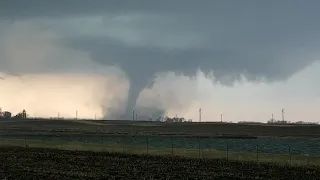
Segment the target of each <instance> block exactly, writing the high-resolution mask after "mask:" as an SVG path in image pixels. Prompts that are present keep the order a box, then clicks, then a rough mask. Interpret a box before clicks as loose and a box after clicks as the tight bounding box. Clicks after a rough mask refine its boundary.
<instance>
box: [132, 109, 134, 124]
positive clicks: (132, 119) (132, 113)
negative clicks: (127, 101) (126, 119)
mask: <svg viewBox="0 0 320 180" xmlns="http://www.w3.org/2000/svg"><path fill="white" fill-rule="evenodd" d="M134 116H135V112H134V110H132V121H134Z"/></svg>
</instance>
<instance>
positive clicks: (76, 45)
mask: <svg viewBox="0 0 320 180" xmlns="http://www.w3.org/2000/svg"><path fill="white" fill-rule="evenodd" d="M307 2H308V3H306V2H302V1H298V0H291V1H281V2H280V1H275V0H270V1H267V2H258V1H251V0H247V1H241V2H240V1H236V0H230V1H222V0H217V1H209V0H203V1H199V2H195V1H192V0H176V1H174V3H173V2H172V1H169V0H163V1H157V2H152V3H151V2H149V1H146V0H136V1H130V0H120V1H119V0H118V1H113V0H109V1H105V0H93V1H90V2H89V1H86V0H77V1H75V0H69V1H62V0H56V1H50V2H47V1H43V2H42V1H41V2H40V1H36V0H30V1H19V0H10V1H9V0H4V1H2V2H1V3H0V23H1V27H0V36H2V37H3V38H4V39H5V41H4V43H3V46H2V47H1V49H0V51H5V52H11V53H10V54H11V55H10V56H5V57H2V58H1V59H0V65H1V66H0V67H1V69H0V70H1V71H4V72H6V73H8V74H12V75H18V74H20V75H23V74H28V73H36V74H46V73H53V74H54V73H55V74H57V73H63V72H68V73H81V74H87V73H88V72H90V73H94V74H99V75H103V76H105V77H106V78H108V77H111V75H112V77H113V78H115V77H116V79H117V78H118V79H121V81H120V80H119V81H112V82H113V83H114V84H113V85H114V86H118V87H120V86H121V87H123V89H124V90H123V91H125V92H126V93H125V94H126V95H121V98H116V96H117V95H116V93H115V92H114V93H111V94H114V98H113V99H112V101H111V100H110V101H108V102H102V103H101V102H100V101H103V98H101V99H102V100H99V103H100V105H101V106H100V107H101V108H102V111H103V112H104V113H103V114H104V117H106V118H121V119H128V118H130V119H131V118H132V111H133V110H135V111H136V112H138V113H139V114H141V116H142V115H146V116H153V117H155V116H164V115H165V114H168V112H171V111H172V108H173V109H175V110H176V111H180V110H181V111H182V109H183V111H184V114H188V113H189V111H190V112H191V111H195V112H196V110H195V109H198V108H199V106H201V105H200V104H199V103H198V104H197V103H195V102H194V101H197V100H192V98H198V99H202V100H204V99H205V98H203V97H200V95H199V93H200V92H202V91H204V90H202V89H201V88H199V87H201V86H202V85H201V83H209V82H207V81H204V80H203V79H209V80H210V83H212V84H218V85H221V86H222V87H225V88H234V89H236V88H237V87H238V86H240V85H241V84H243V83H249V84H254V85H257V86H260V85H261V84H268V85H270V86H271V85H274V84H277V83H285V82H287V81H289V80H290V79H291V78H292V77H294V76H295V75H296V74H297V73H300V72H302V71H304V70H305V69H306V68H308V67H310V66H313V65H314V63H316V62H317V61H318V59H319V57H318V49H319V47H320V43H319V42H320V41H319V37H320V25H319V23H318V18H317V17H318V16H319V15H320V13H319V11H318V9H317V7H318V6H319V5H320V2H318V1H313V0H307ZM21 24H22V25H23V26H22V25H21ZM16 26H22V27H23V28H25V29H22V30H21V28H17V27H16ZM33 27H37V29H33ZM12 29H13V30H15V31H18V32H15V31H12ZM23 33H25V34H28V36H25V35H23ZM21 34H22V35H21ZM29 34H30V35H29ZM2 37H1V39H2ZM41 37H45V38H41ZM23 38H26V39H23ZM20 41H23V42H22V43H20ZM48 41H49V42H50V43H49V44H54V46H51V45H50V46H46V45H47V44H48ZM18 42H19V43H18ZM10 43H11V44H10ZM17 44H20V47H16V45H17ZM15 52H21V53H15ZM29 52H37V53H36V56H34V55H33V54H30V53H29ZM57 52H59V53H57ZM6 54H8V53H6ZM25 54H27V56H26V55H25ZM59 55H60V56H59ZM26 59H27V60H26ZM44 60H45V61H44ZM110 69H112V70H111V71H110ZM168 74H170V75H168ZM169 76H170V77H171V78H172V79H171V81H173V82H174V81H176V80H179V82H176V84H174V83H173V84H172V83H169V81H170V78H169V79H168V77H169ZM159 81H162V82H159ZM164 81H166V82H165V83H164ZM180 81H181V82H180ZM184 81H188V82H190V83H191V85H190V84H189V83H185V84H189V85H187V86H186V87H184V88H181V89H180V90H179V92H180V93H178V92H177V89H179V88H180V86H179V83H180V84H181V83H183V82H184ZM161 83H162V84H163V83H164V85H163V86H160V85H159V84H161ZM120 84H121V85H120ZM165 84H167V85H165ZM190 86H197V88H195V87H190ZM173 87H174V88H175V89H172V88H173ZM207 88H209V85H208V87H207ZM210 88H213V87H211V86H210ZM165 89H168V90H165ZM187 89H189V90H190V93H189V94H188V93H186V94H183V93H182V92H184V91H187ZM151 91H153V92H160V91H161V93H153V95H150V94H152V93H151ZM206 92H207V91H206ZM109 93H110V91H109V90H107V89H106V90H105V92H104V93H103V94H109ZM148 93H149V95H150V98H151V99H152V100H150V99H149V100H148V98H146V97H144V96H148ZM207 93H209V91H208V92H207ZM212 93H214V92H212ZM164 94H166V95H164ZM172 94H177V95H175V96H174V95H172ZM184 95H185V97H183V98H181V97H179V96H184ZM168 97H171V98H168ZM189 98H191V99H189ZM120 99H121V100H120ZM123 99H125V100H123ZM159 99H162V100H159ZM164 99H165V100H166V102H164ZM183 99H186V100H183ZM202 100H201V101H202ZM149 101H150V102H153V103H150V102H149ZM199 101H200V100H199ZM97 102H98V101H97ZM111 102H112V103H113V104H117V105H115V107H117V108H111V109H110V107H109V106H108V108H107V105H106V104H110V103H111ZM125 102H126V103H125ZM148 103H149V104H148ZM146 104H148V105H146ZM208 106H209V105H208ZM170 108H171V109H170ZM279 108H282V107H279ZM188 109H190V110H188ZM191 109H193V110H191ZM204 109H205V108H204ZM111 111H112V113H111ZM204 112H205V111H204ZM192 116H193V117H194V116H195V115H192Z"/></svg>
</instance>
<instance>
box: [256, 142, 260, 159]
mask: <svg viewBox="0 0 320 180" xmlns="http://www.w3.org/2000/svg"><path fill="white" fill-rule="evenodd" d="M256 150H257V161H259V145H258V144H256Z"/></svg>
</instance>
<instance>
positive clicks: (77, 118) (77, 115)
mask: <svg viewBox="0 0 320 180" xmlns="http://www.w3.org/2000/svg"><path fill="white" fill-rule="evenodd" d="M76 119H78V111H76Z"/></svg>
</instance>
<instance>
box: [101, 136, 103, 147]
mask: <svg viewBox="0 0 320 180" xmlns="http://www.w3.org/2000/svg"><path fill="white" fill-rule="evenodd" d="M101 151H103V135H101Z"/></svg>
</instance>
